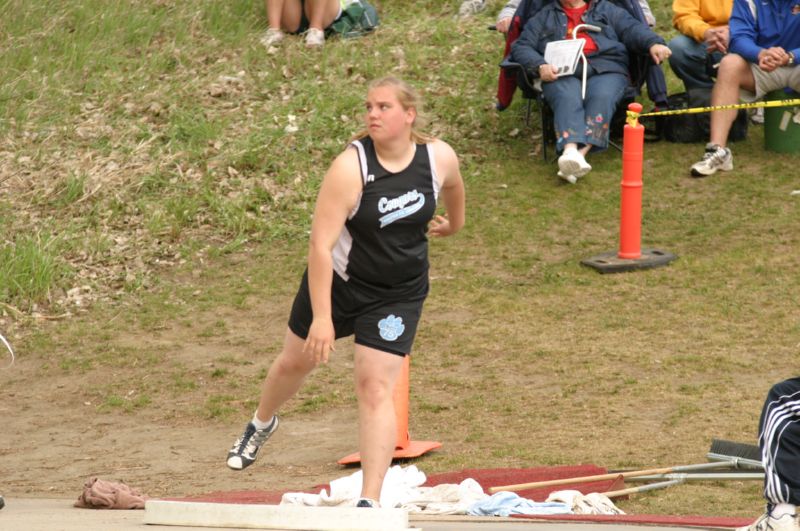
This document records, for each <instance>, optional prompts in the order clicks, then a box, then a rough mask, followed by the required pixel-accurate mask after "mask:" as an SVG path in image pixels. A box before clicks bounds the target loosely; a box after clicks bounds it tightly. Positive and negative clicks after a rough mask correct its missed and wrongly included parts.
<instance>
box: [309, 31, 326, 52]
mask: <svg viewBox="0 0 800 531" xmlns="http://www.w3.org/2000/svg"><path fill="white" fill-rule="evenodd" d="M324 44H325V32H324V31H322V30H321V29H317V28H309V29H308V31H307V32H306V46H308V47H309V48H312V47H316V46H322V45H324Z"/></svg>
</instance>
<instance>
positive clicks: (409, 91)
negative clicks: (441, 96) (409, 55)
mask: <svg viewBox="0 0 800 531" xmlns="http://www.w3.org/2000/svg"><path fill="white" fill-rule="evenodd" d="M378 87H392V88H393V89H394V93H395V95H396V96H397V101H399V102H400V105H401V106H402V107H403V109H404V110H408V109H412V108H413V109H414V110H415V111H416V112H417V116H416V118H415V119H414V123H412V124H411V140H413V141H414V142H415V143H417V144H428V143H430V142H433V141H434V137H433V136H431V135H429V134H427V133H423V132H422V131H421V130H420V129H422V128H423V127H425V125H427V120H426V119H425V116H424V115H423V112H422V98H421V97H420V95H419V92H417V90H416V89H415V88H414V87H412V86H411V85H409V84H408V83H406V82H405V81H403V80H402V79H398V78H396V77H394V76H385V77H382V78H380V79H375V80H373V81H372V82H371V83H370V84H369V86H368V87H367V92H369V91H371V90H373V89H376V88H378ZM366 136H369V131H368V130H367V129H366V128H364V129H362V130H361V131H359V132H358V133H356V134H355V135H354V136H353V138H351V139H350V140H351V141H353V140H358V139H359V138H364V137H366Z"/></svg>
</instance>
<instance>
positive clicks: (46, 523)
mask: <svg viewBox="0 0 800 531" xmlns="http://www.w3.org/2000/svg"><path fill="white" fill-rule="evenodd" d="M74 501H75V500H74V499H64V498H6V505H5V507H4V508H3V509H2V510H0V530H2V531H209V530H213V529H237V528H230V527H228V528H219V527H216V528H211V527H186V526H163V525H147V524H145V523H144V511H142V510H131V511H118V510H96V509H78V508H75V507H73V506H72V504H73V502H74ZM410 520H411V523H410V525H411V526H412V527H413V528H415V529H417V530H422V531H457V530H458V531H609V530H610V529H614V528H624V529H625V531H659V530H664V531H666V530H671V531H676V530H680V529H697V528H681V527H663V526H650V525H648V526H638V525H617V524H592V523H575V522H532V521H530V520H522V519H514V518H499V517H498V518H493V517H465V516H451V517H447V516H442V517H434V516H426V517H424V518H420V517H417V516H415V515H411V516H410ZM376 531H379V530H376Z"/></svg>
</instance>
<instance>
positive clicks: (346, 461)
mask: <svg viewBox="0 0 800 531" xmlns="http://www.w3.org/2000/svg"><path fill="white" fill-rule="evenodd" d="M410 367H411V356H406V357H405V361H404V362H403V368H402V369H401V370H400V375H399V376H398V377H397V383H396V384H395V387H394V413H395V416H396V420H397V442H396V443H395V450H394V455H393V456H392V458H393V459H406V458H411V457H419V456H421V455H422V454H424V453H426V452H429V451H431V450H435V449H436V448H439V447H441V446H442V443H440V442H436V441H412V440H411V436H410V435H409V433H408V397H409V385H408V380H409V372H410ZM337 462H338V463H339V464H340V465H352V464H354V463H360V462H361V455H360V454H359V453H358V452H356V453H354V454H350V455H346V456H344V457H342V458H341V459H339V461H337Z"/></svg>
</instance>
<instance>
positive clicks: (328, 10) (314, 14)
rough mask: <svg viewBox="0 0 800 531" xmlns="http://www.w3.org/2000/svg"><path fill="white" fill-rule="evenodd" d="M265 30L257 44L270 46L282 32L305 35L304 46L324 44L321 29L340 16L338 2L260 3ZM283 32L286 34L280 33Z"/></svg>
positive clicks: (266, 0)
mask: <svg viewBox="0 0 800 531" xmlns="http://www.w3.org/2000/svg"><path fill="white" fill-rule="evenodd" d="M264 5H265V6H266V8H267V19H268V21H269V29H268V30H267V32H266V33H265V34H264V36H263V37H261V44H263V45H264V46H267V47H269V46H274V45H276V44H278V43H279V42H281V41H282V40H283V39H284V37H285V36H286V33H293V34H297V33H303V32H306V46H309V47H318V46H322V45H323V44H325V28H327V27H328V26H330V25H331V24H333V23H334V22H335V21H336V19H338V18H339V17H340V16H342V5H341V2H340V0H264ZM284 32H286V33H284Z"/></svg>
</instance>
